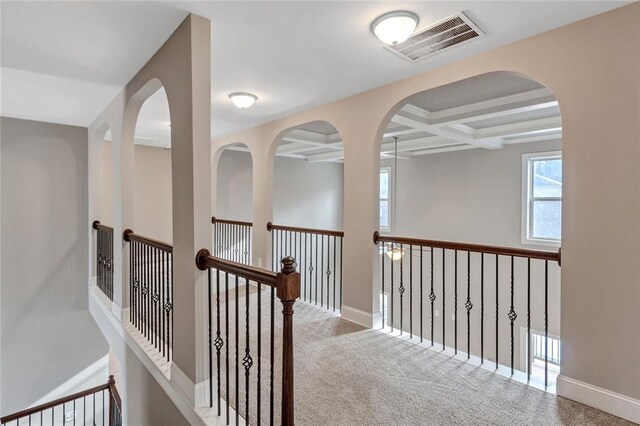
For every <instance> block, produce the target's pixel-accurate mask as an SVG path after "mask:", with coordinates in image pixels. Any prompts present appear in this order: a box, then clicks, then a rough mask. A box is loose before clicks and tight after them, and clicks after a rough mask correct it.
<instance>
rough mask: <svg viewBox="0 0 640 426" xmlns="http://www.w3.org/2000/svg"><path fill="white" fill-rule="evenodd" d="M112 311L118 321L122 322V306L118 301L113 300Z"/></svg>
mask: <svg viewBox="0 0 640 426" xmlns="http://www.w3.org/2000/svg"><path fill="white" fill-rule="evenodd" d="M111 313H112V314H113V315H115V317H116V318H117V320H118V321H120V322H122V308H121V307H120V305H118V304H117V303H116V302H111Z"/></svg>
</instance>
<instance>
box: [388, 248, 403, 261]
mask: <svg viewBox="0 0 640 426" xmlns="http://www.w3.org/2000/svg"><path fill="white" fill-rule="evenodd" d="M385 254H386V255H387V256H389V259H391V260H400V258H401V257H402V256H404V251H402V250H401V249H400V247H394V248H389V249H388V250H387V251H386V252H385Z"/></svg>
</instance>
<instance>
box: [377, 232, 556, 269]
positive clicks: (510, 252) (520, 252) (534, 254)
mask: <svg viewBox="0 0 640 426" xmlns="http://www.w3.org/2000/svg"><path fill="white" fill-rule="evenodd" d="M373 242H374V243H375V244H378V243H379V242H386V243H398V244H404V245H407V246H408V245H414V246H424V247H435V248H442V249H449V250H461V251H470V252H475V253H488V254H499V255H504V256H514V257H526V258H530V259H542V260H552V261H556V262H558V264H560V250H558V251H557V252H555V251H546V250H529V249H519V248H512V247H500V246H487V245H482V244H468V243H456V242H450V241H437V240H423V239H419V238H408V237H394V236H390V235H380V233H379V232H378V231H376V232H374V233H373Z"/></svg>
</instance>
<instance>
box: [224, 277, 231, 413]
mask: <svg viewBox="0 0 640 426" xmlns="http://www.w3.org/2000/svg"><path fill="white" fill-rule="evenodd" d="M224 341H225V342H226V344H225V346H224V350H225V354H224V361H225V375H224V377H225V387H226V391H225V399H226V400H227V408H226V419H227V425H228V424H229V421H230V419H229V404H230V403H231V396H230V394H229V273H228V272H225V273H224Z"/></svg>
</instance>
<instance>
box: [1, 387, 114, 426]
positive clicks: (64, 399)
mask: <svg viewBox="0 0 640 426" xmlns="http://www.w3.org/2000/svg"><path fill="white" fill-rule="evenodd" d="M112 377H113V376H110V377H109V379H110V380H111V378H112ZM109 386H110V383H106V384H104V385H98V386H94V387H92V388H90V389H87V390H83V391H81V392H77V393H74V394H72V395H67V396H64V397H62V398H58V399H55V400H53V401H49V402H46V403H44V404H40V405H36V406H35V407H31V408H27V409H25V410H22V411H18V412H17V413H13V414H9V415H7V416H4V417H2V418H0V423H3V424H4V423H8V422H12V421H15V420H18V419H21V418H23V417H27V416H30V415H32V414H36V413H39V412H41V411H44V410H48V409H50V408H53V407H57V406H58V405H62V404H64V403H67V402H71V401H74V400H76V399H80V398H83V397H85V396H89V395H92V394H94V393H97V392H101V391H104V390H107V389H109ZM114 388H115V382H114ZM118 398H119V397H118Z"/></svg>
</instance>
